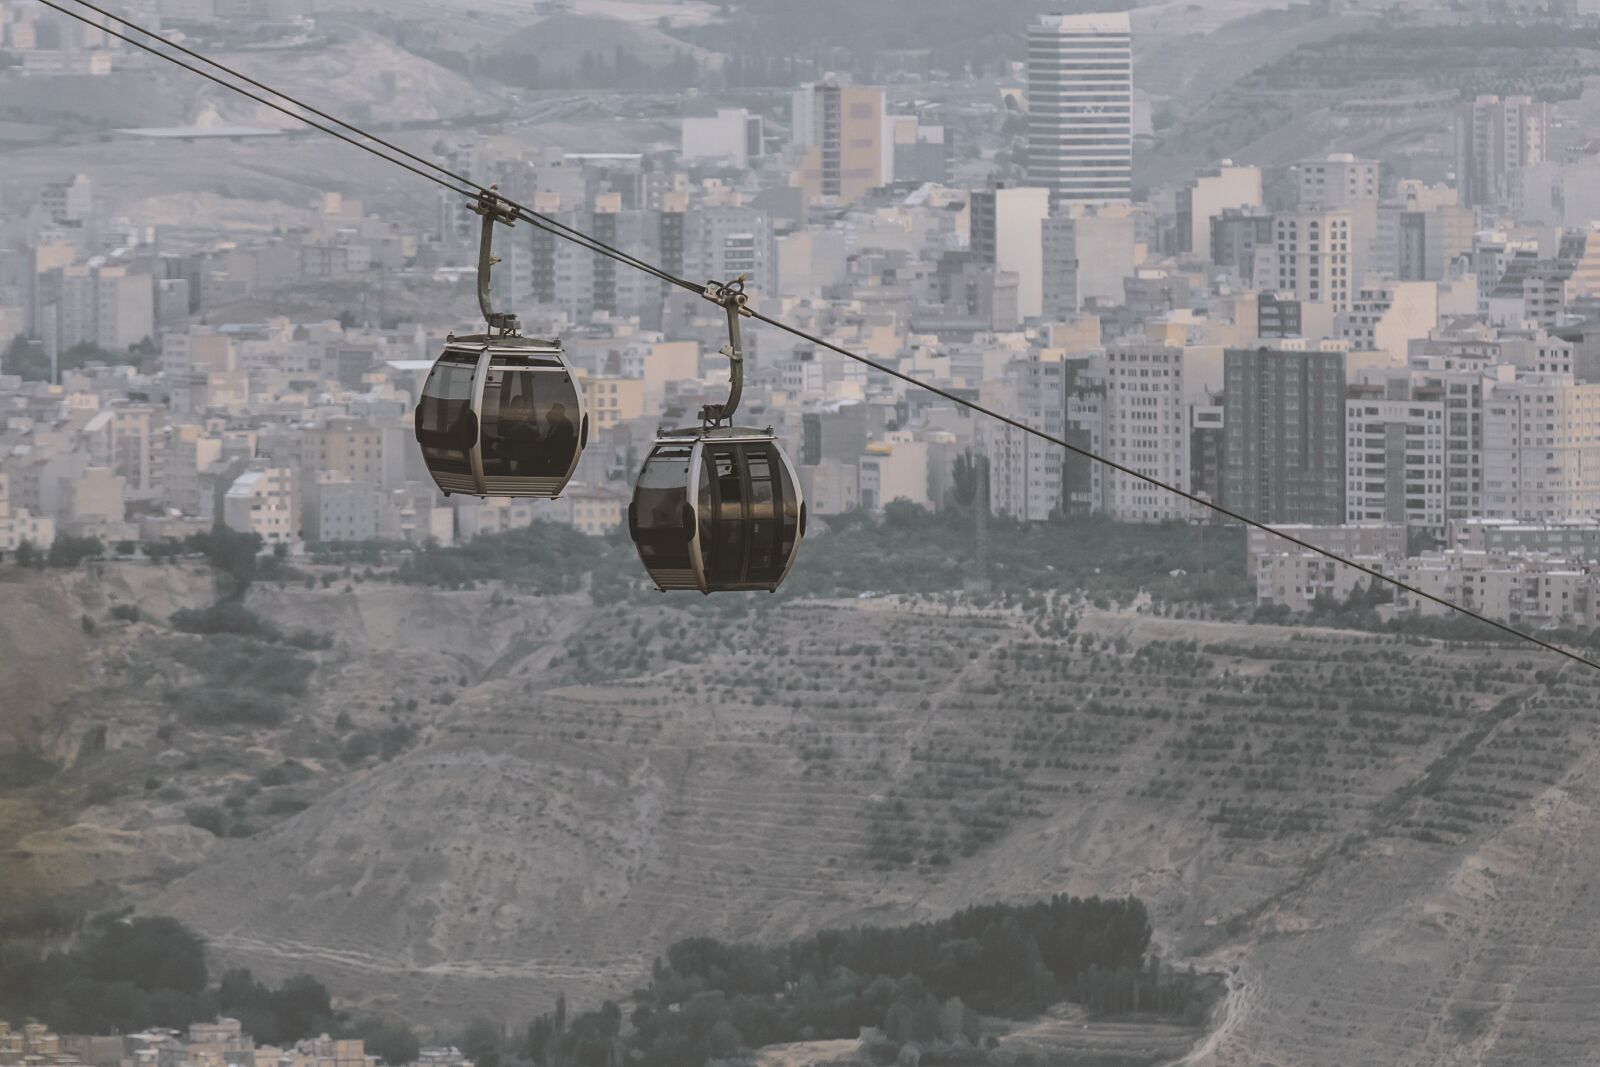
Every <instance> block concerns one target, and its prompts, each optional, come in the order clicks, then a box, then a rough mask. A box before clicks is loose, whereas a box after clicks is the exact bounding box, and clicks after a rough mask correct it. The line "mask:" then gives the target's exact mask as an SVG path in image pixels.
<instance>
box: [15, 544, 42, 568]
mask: <svg viewBox="0 0 1600 1067" xmlns="http://www.w3.org/2000/svg"><path fill="white" fill-rule="evenodd" d="M43 565H44V556H43V554H42V553H40V551H39V549H38V548H37V547H36V546H35V545H34V543H33V542H32V541H30V540H28V539H27V538H26V537H24V538H23V539H22V540H21V541H19V542H18V543H17V566H19V567H40V566H43Z"/></svg>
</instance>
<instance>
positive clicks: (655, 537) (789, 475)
mask: <svg viewBox="0 0 1600 1067" xmlns="http://www.w3.org/2000/svg"><path fill="white" fill-rule="evenodd" d="M805 527H806V510H805V501H804V500H802V499H801V494H800V483H799V480H798V479H797V478H796V477H795V470H794V466H793V464H791V463H790V462H789V457H788V456H787V455H785V454H784V451H783V449H782V448H781V447H779V445H778V441H777V439H776V438H775V437H774V436H773V435H772V433H771V432H770V431H767V430H752V429H745V428H743V427H715V428H709V429H700V428H693V429H685V430H667V431H664V432H662V433H661V434H660V435H659V436H658V437H657V438H656V442H655V447H654V448H653V449H652V450H651V452H650V455H649V457H648V458H647V459H646V460H645V462H644V467H643V469H642V470H641V471H640V473H639V480H638V482H637V483H636V484H635V486H634V491H633V503H632V504H630V505H629V507H628V532H629V533H630V534H631V535H632V537H633V543H634V546H635V547H636V548H637V549H638V552H639V559H640V561H641V562H642V563H643V564H644V567H645V570H646V571H647V572H648V573H649V575H650V578H651V580H652V581H653V582H655V584H656V588H657V589H660V590H663V591H665V590H669V589H698V590H699V591H700V592H702V593H717V592H726V591H734V590H766V591H767V592H771V591H773V590H775V589H777V588H778V586H779V585H780V584H782V582H783V579H784V576H785V575H787V574H788V573H789V568H790V566H792V565H793V563H794V558H795V554H796V552H797V551H798V549H799V547H800V539H801V538H802V537H804V536H805Z"/></svg>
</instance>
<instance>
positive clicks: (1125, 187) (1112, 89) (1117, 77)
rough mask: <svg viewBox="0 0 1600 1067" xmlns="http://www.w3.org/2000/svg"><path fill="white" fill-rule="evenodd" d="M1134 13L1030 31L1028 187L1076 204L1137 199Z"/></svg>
mask: <svg viewBox="0 0 1600 1067" xmlns="http://www.w3.org/2000/svg"><path fill="white" fill-rule="evenodd" d="M1132 122H1133V52H1132V34H1131V25H1130V23H1129V20H1128V16H1127V14H1126V13H1121V12H1118V13H1107V14H1093V15H1045V16H1043V17H1042V18H1040V19H1039V21H1038V22H1036V23H1034V25H1033V26H1031V27H1030V28H1029V29H1028V184H1029V185H1036V186H1043V187H1044V188H1046V189H1049V190H1050V192H1051V195H1052V198H1054V199H1056V200H1069V201H1097V200H1098V201H1104V200H1127V199H1129V198H1130V197H1131V196H1132V195H1133V126H1132Z"/></svg>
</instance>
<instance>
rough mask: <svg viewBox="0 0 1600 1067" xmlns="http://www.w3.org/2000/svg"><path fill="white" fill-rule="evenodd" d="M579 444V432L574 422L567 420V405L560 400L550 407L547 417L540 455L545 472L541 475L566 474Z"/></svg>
mask: <svg viewBox="0 0 1600 1067" xmlns="http://www.w3.org/2000/svg"><path fill="white" fill-rule="evenodd" d="M577 443H578V431H577V430H576V429H575V428H574V427H573V425H572V420H571V419H569V418H567V409H566V405H564V404H562V403H561V402H560V401H559V400H558V401H556V402H555V403H554V404H551V405H550V411H549V413H548V414H547V415H546V416H545V436H544V449H543V450H542V451H541V452H540V453H539V458H540V460H541V461H542V462H543V464H544V470H542V471H540V473H541V474H545V475H561V474H565V473H566V471H567V466H568V464H569V463H570V462H571V460H572V450H573V449H574V448H576V447H577Z"/></svg>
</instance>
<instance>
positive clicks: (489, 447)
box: [416, 335, 589, 497]
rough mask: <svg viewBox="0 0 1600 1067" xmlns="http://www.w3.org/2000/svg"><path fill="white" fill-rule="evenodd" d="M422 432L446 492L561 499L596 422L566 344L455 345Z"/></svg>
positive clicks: (488, 340) (522, 340) (467, 340)
mask: <svg viewBox="0 0 1600 1067" xmlns="http://www.w3.org/2000/svg"><path fill="white" fill-rule="evenodd" d="M416 434H417V443H418V444H419V445H420V446H421V447H422V459H423V462H424V463H426V464H427V467H428V472H429V473H430V474H432V475H433V480H434V482H436V483H437V484H438V486H439V488H440V489H441V490H443V491H444V492H445V493H447V494H448V493H466V494H470V495H473V496H507V497H554V496H559V495H560V494H561V491H562V490H563V489H565V488H566V485H567V481H568V479H570V478H571V477H572V472H573V471H574V470H575V469H576V468H577V466H578V457H579V456H580V455H581V454H582V452H583V446H584V445H585V444H587V443H588V437H589V418H588V414H587V413H586V412H585V410H584V405H583V390H582V389H580V388H579V387H578V383H577V381H576V379H575V378H574V377H573V375H572V371H571V369H570V368H569V367H568V366H567V364H566V361H565V360H564V359H563V358H562V354H561V342H559V341H546V340H540V339H538V338H534V337H521V336H517V335H503V336H484V335H475V336H471V337H452V338H450V339H449V341H448V342H447V343H446V344H445V349H444V353H443V354H442V355H441V356H440V357H439V360H438V362H437V363H435V364H434V365H433V370H431V371H429V372H428V380H427V383H426V384H425V385H424V386H423V388H422V397H421V399H420V400H419V401H418V402H417V411H416Z"/></svg>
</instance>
